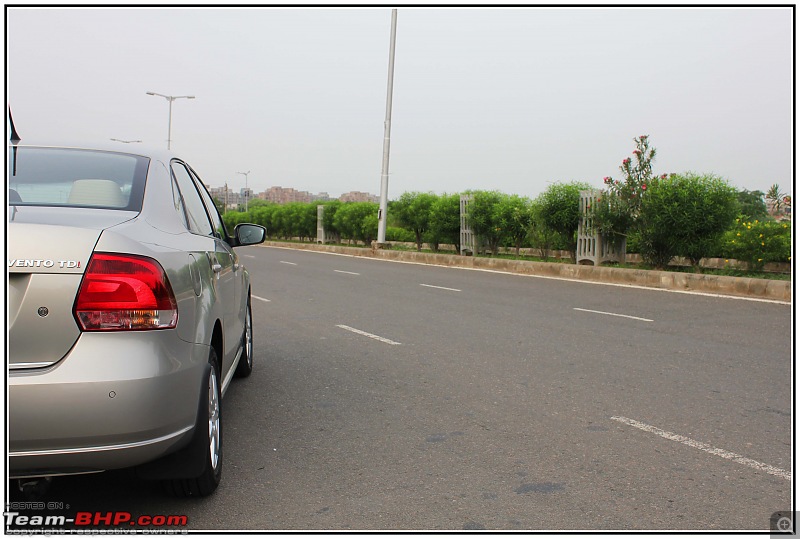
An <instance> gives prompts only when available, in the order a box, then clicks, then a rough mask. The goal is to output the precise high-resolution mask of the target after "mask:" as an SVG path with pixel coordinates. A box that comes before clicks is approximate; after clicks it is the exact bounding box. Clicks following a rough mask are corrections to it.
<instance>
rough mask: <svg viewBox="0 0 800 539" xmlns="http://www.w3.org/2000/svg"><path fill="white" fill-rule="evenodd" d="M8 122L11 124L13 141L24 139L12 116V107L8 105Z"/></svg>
mask: <svg viewBox="0 0 800 539" xmlns="http://www.w3.org/2000/svg"><path fill="white" fill-rule="evenodd" d="M8 122H9V123H10V124H11V142H19V141H20V140H22V139H21V138H19V133H17V130H16V129H15V128H14V118H12V117H11V107H10V106H9V107H8Z"/></svg>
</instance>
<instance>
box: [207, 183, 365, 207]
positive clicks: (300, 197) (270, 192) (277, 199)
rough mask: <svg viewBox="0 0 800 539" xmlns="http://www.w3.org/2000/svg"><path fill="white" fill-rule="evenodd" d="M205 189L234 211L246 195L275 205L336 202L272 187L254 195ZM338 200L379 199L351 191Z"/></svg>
mask: <svg viewBox="0 0 800 539" xmlns="http://www.w3.org/2000/svg"><path fill="white" fill-rule="evenodd" d="M206 187H207V188H208V192H209V193H211V196H212V197H213V198H215V199H217V200H219V201H220V202H221V203H222V204H227V208H228V209H229V210H230V209H232V210H235V209H237V208H238V207H239V206H240V205H241V206H244V203H245V195H247V198H246V199H247V200H249V201H252V200H256V199H258V200H266V201H267V202H272V203H275V204H289V203H291V202H304V203H310V202H328V201H330V200H336V199H334V198H332V197H331V196H330V194H328V193H326V192H322V193H317V194H312V193H309V192H308V191H298V190H296V189H294V188H293V187H280V186H273V187H270V188H269V189H267V190H266V191H263V192H261V193H254V192H253V190H252V189H249V188H242V189H240V190H239V191H238V192H237V191H234V190H232V189H230V188H228V187H227V186H223V187H211V186H209V185H206ZM339 200H340V201H342V202H374V203H378V202H379V201H380V197H378V196H377V195H371V194H369V193H362V192H361V191H351V192H349V193H345V194H343V195H342V196H340V197H339Z"/></svg>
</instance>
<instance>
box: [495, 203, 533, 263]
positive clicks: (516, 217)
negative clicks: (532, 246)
mask: <svg viewBox="0 0 800 539" xmlns="http://www.w3.org/2000/svg"><path fill="white" fill-rule="evenodd" d="M497 217H498V221H499V224H500V228H501V229H502V230H503V231H504V233H505V239H506V240H507V241H508V242H510V243H511V244H512V245H513V246H514V248H515V249H516V255H517V256H519V250H520V248H521V247H522V243H523V242H524V241H525V240H526V239H527V237H528V233H529V232H530V228H531V219H532V216H531V201H530V200H529V199H527V198H524V197H520V196H518V195H509V196H503V197H502V198H501V199H500V203H499V204H498V206H497Z"/></svg>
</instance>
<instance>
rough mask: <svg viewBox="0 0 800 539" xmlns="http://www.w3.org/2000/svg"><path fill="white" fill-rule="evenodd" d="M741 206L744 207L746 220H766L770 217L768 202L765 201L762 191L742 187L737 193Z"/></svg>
mask: <svg viewBox="0 0 800 539" xmlns="http://www.w3.org/2000/svg"><path fill="white" fill-rule="evenodd" d="M737 198H738V200H739V206H741V208H742V210H741V211H742V215H741V216H742V219H743V220H745V221H755V220H760V221H766V220H767V219H769V218H770V217H769V212H768V211H767V203H766V202H764V193H763V192H761V191H748V190H747V189H742V190H741V191H739V193H738V194H737Z"/></svg>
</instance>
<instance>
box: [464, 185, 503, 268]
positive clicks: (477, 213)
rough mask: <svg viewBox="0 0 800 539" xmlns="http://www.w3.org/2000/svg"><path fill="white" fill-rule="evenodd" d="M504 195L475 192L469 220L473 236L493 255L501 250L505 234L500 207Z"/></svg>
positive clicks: (470, 205)
mask: <svg viewBox="0 0 800 539" xmlns="http://www.w3.org/2000/svg"><path fill="white" fill-rule="evenodd" d="M504 196H507V195H504V194H502V193H500V192H499V191H474V192H473V193H472V202H470V204H469V211H468V215H467V219H468V220H469V226H470V228H471V229H472V232H473V234H475V235H476V236H479V237H480V239H481V240H482V241H484V242H486V244H487V245H488V246H489V249H490V250H491V251H492V254H493V255H496V254H497V253H498V251H499V250H500V244H501V243H502V241H503V237H504V232H503V228H502V223H501V220H500V215H499V212H498V206H499V204H500V202H501V200H502V199H503V197H504Z"/></svg>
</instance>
